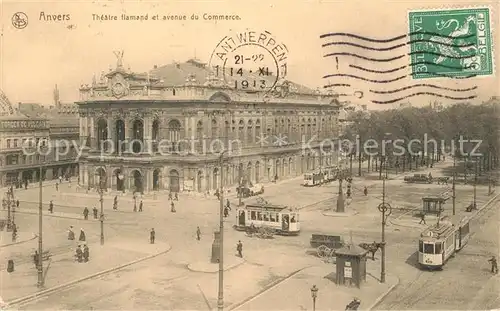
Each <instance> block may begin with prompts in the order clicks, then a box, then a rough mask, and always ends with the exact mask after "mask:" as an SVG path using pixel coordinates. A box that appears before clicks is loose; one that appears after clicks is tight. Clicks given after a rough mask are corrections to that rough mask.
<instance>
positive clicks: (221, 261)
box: [217, 150, 241, 311]
mask: <svg viewBox="0 0 500 311" xmlns="http://www.w3.org/2000/svg"><path fill="white" fill-rule="evenodd" d="M225 152H226V150H224V151H222V152H221V154H220V156H219V166H220V196H219V232H220V234H219V237H220V244H219V292H218V295H217V310H218V311H223V310H224V182H223V177H222V176H224V174H223V173H224V171H223V160H224V153H225ZM240 192H241V191H240Z"/></svg>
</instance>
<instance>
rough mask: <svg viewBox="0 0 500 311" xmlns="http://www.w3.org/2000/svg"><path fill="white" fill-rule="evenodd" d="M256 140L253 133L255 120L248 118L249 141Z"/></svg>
mask: <svg viewBox="0 0 500 311" xmlns="http://www.w3.org/2000/svg"><path fill="white" fill-rule="evenodd" d="M254 140H255V135H254V134H253V122H252V120H248V123H247V142H249V143H253V142H254Z"/></svg>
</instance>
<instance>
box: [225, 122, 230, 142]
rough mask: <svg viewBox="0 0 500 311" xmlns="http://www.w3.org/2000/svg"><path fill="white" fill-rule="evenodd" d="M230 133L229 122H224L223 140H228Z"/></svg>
mask: <svg viewBox="0 0 500 311" xmlns="http://www.w3.org/2000/svg"><path fill="white" fill-rule="evenodd" d="M230 132H231V126H230V125H229V121H225V122H224V139H226V140H229V135H230Z"/></svg>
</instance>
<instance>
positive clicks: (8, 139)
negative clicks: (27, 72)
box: [0, 93, 79, 187]
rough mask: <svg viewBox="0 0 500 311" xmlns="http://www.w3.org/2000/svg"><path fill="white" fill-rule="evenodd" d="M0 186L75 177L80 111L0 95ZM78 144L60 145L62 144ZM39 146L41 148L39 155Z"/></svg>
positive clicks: (76, 171) (74, 106)
mask: <svg viewBox="0 0 500 311" xmlns="http://www.w3.org/2000/svg"><path fill="white" fill-rule="evenodd" d="M0 96H1V101H0V106H2V107H3V109H2V111H1V113H0V187H3V186H10V185H14V186H21V185H23V184H24V183H25V182H26V181H27V182H28V183H31V182H37V181H39V180H40V167H41V168H42V171H41V172H42V177H43V179H45V180H47V179H55V178H58V177H59V176H76V174H77V173H78V168H77V167H78V163H77V153H78V149H79V147H77V146H78V145H79V134H78V109H77V106H76V105H74V104H70V105H61V104H60V103H57V104H56V105H55V106H52V107H51V108H48V107H47V108H46V107H44V106H42V105H39V104H22V103H19V104H18V105H17V107H14V106H13V105H12V104H11V103H10V102H9V100H8V99H7V97H6V96H5V94H3V93H2V94H0ZM63 140H64V141H68V142H70V141H72V140H74V141H75V143H74V144H72V143H68V144H66V143H61V141H63ZM36 146H41V148H40V150H42V152H38V150H37V148H36Z"/></svg>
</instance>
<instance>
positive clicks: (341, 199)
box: [337, 167, 346, 213]
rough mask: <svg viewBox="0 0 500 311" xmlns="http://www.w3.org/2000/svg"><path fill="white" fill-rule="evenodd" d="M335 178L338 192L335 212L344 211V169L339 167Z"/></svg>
mask: <svg viewBox="0 0 500 311" xmlns="http://www.w3.org/2000/svg"><path fill="white" fill-rule="evenodd" d="M337 178H338V180H339V192H338V196H337V213H343V212H345V208H344V203H345V202H344V191H343V190H342V182H343V181H344V179H345V178H346V176H345V173H344V170H343V169H342V168H340V167H339V171H338V173H337Z"/></svg>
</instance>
